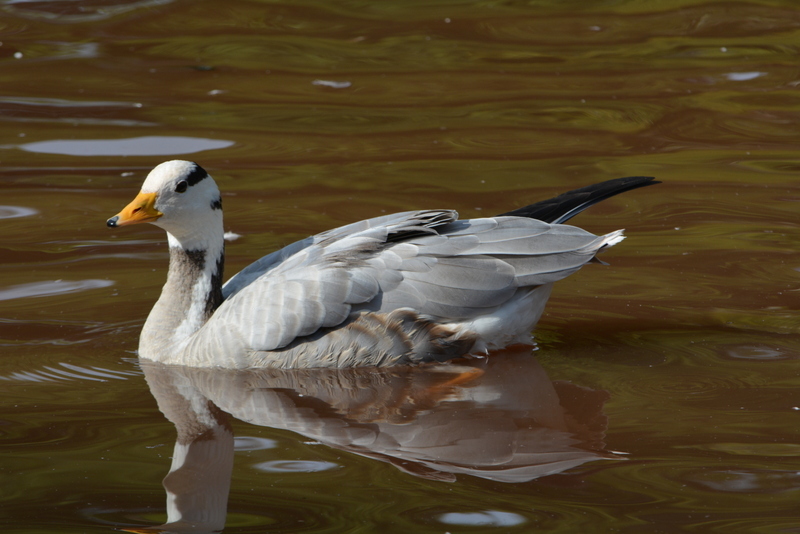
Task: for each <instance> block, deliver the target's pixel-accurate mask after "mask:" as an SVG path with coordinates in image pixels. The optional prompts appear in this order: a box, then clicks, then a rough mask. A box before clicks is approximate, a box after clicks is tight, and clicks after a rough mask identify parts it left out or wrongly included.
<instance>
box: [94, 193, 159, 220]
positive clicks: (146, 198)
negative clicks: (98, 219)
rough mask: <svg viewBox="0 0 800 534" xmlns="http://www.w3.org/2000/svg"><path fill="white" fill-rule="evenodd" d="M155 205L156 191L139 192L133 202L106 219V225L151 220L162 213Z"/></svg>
mask: <svg viewBox="0 0 800 534" xmlns="http://www.w3.org/2000/svg"><path fill="white" fill-rule="evenodd" d="M155 205H156V193H139V194H138V195H136V198H134V199H133V202H131V203H130V204H128V205H127V206H125V207H124V208H123V210H122V211H121V212H119V213H117V214H116V215H114V216H113V217H111V218H110V219H109V220H108V221H106V225H108V227H109V228H116V227H117V226H127V225H129V224H138V223H146V222H153V221H155V220H156V219H158V218H159V217H161V216H162V215H163V213H161V212H160V211H158V210H157V209H156V208H155Z"/></svg>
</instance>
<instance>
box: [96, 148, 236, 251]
mask: <svg viewBox="0 0 800 534" xmlns="http://www.w3.org/2000/svg"><path fill="white" fill-rule="evenodd" d="M143 222H149V223H153V224H155V225H156V226H158V227H160V228H163V229H164V230H166V231H167V233H168V234H169V238H170V245H171V246H181V247H182V248H184V249H186V250H197V249H207V248H209V245H210V244H211V243H212V242H214V241H217V240H221V239H222V233H223V231H222V201H221V199H220V194H219V189H218V188H217V184H216V183H215V182H214V179H213V178H211V176H210V175H209V174H208V173H207V172H206V171H205V170H204V169H203V168H202V167H200V166H199V165H198V164H196V163H193V162H191V161H180V160H174V161H167V162H165V163H162V164H161V165H159V166H157V167H156V168H155V169H153V170H152V171H150V174H148V175H147V179H145V181H144V184H142V190H141V192H140V193H139V195H137V197H136V198H135V199H134V200H133V202H131V203H130V204H128V205H127V206H126V207H125V208H124V209H123V210H122V211H121V212H119V213H118V214H117V215H115V216H114V217H112V218H110V219H109V220H108V222H107V224H108V226H110V227H112V228H113V227H116V226H125V225H129V224H137V223H143Z"/></svg>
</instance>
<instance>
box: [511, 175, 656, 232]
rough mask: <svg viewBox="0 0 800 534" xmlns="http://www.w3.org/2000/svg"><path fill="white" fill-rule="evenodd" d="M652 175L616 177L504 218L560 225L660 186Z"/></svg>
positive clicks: (520, 210)
mask: <svg viewBox="0 0 800 534" xmlns="http://www.w3.org/2000/svg"><path fill="white" fill-rule="evenodd" d="M660 183H661V182H657V181H655V179H654V178H653V177H652V176H628V177H626V178H615V179H614V180H608V181H606V182H600V183H599V184H594V185H589V186H586V187H581V188H580V189H575V190H574V191H568V192H566V193H563V194H561V195H558V196H557V197H554V198H551V199H549V200H543V201H541V202H537V203H536V204H531V205H530V206H525V207H524V208H519V209H515V210H514V211H509V212H506V213H501V214H500V215H501V216H502V215H512V216H514V217H528V218H531V219H538V220H540V221H544V222H547V223H554V224H560V223H563V222H565V221H567V220H569V219H571V218H572V217H574V216H575V215H577V214H579V213H580V212H582V211H583V210H585V209H586V208H589V207H591V206H594V205H595V204H597V203H598V202H601V201H603V200H605V199H607V198H611V197H613V196H615V195H618V194H620V193H624V192H625V191H630V190H631V189H638V188H640V187H646V186H648V185H655V184H660Z"/></svg>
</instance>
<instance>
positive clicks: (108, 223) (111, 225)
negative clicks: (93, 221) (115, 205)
mask: <svg viewBox="0 0 800 534" xmlns="http://www.w3.org/2000/svg"><path fill="white" fill-rule="evenodd" d="M118 220H119V215H114V216H113V217H111V218H110V219H109V220H107V221H106V226H108V227H109V228H116V226H117V221H118Z"/></svg>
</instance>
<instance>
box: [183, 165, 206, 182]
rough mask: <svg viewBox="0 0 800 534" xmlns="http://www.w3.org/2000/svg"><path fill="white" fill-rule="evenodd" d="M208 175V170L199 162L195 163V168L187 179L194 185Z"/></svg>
mask: <svg viewBox="0 0 800 534" xmlns="http://www.w3.org/2000/svg"><path fill="white" fill-rule="evenodd" d="M192 163H194V162H192ZM207 176H208V173H207V172H206V170H205V169H204V168H203V167H201V166H200V165H198V164H197V163H195V164H194V169H192V172H190V173H189V176H187V177H186V181H187V182H188V184H189V185H194V184H196V183H197V182H199V181H200V180H202V179H203V178H205V177H207Z"/></svg>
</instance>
